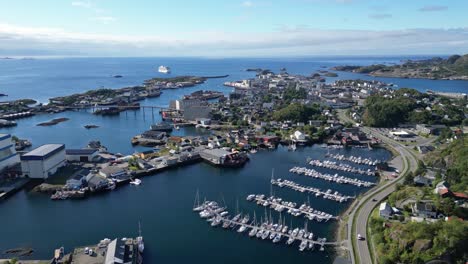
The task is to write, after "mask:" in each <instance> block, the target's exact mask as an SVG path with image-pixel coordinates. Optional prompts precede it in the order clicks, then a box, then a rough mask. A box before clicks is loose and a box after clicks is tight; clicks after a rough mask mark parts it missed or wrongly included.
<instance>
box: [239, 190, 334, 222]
mask: <svg viewBox="0 0 468 264" xmlns="http://www.w3.org/2000/svg"><path fill="white" fill-rule="evenodd" d="M247 201H250V202H257V204H258V205H262V206H265V207H268V206H269V207H270V208H271V209H273V210H275V211H278V212H283V211H284V210H287V211H286V212H287V213H288V214H290V215H292V216H296V217H298V216H304V217H305V218H307V219H309V220H315V221H317V222H322V221H325V222H328V220H330V219H333V220H337V219H338V217H336V216H333V215H331V214H328V213H325V212H322V211H319V210H315V209H314V208H312V207H310V205H307V204H306V203H304V204H302V205H300V206H299V207H296V206H297V204H296V203H294V202H288V201H283V199H282V198H278V197H274V196H270V197H265V195H263V194H257V195H255V194H251V195H249V196H247Z"/></svg>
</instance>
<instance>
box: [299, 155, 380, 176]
mask: <svg viewBox="0 0 468 264" xmlns="http://www.w3.org/2000/svg"><path fill="white" fill-rule="evenodd" d="M307 162H308V163H309V165H311V166H314V167H321V168H326V169H331V170H338V171H345V172H351V173H356V174H361V175H368V176H375V170H371V169H368V170H363V169H359V168H355V167H353V166H351V165H349V164H344V163H337V162H335V161H330V160H323V161H322V160H314V159H307Z"/></svg>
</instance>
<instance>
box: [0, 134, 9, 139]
mask: <svg viewBox="0 0 468 264" xmlns="http://www.w3.org/2000/svg"><path fill="white" fill-rule="evenodd" d="M10 137H11V135H10V134H0V140H5V139H7V138H10Z"/></svg>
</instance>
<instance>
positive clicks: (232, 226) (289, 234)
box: [193, 201, 343, 251]
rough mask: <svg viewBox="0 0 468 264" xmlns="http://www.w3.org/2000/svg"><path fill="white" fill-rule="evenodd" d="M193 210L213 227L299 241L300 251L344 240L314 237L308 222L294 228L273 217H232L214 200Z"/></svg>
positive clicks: (281, 239)
mask: <svg viewBox="0 0 468 264" xmlns="http://www.w3.org/2000/svg"><path fill="white" fill-rule="evenodd" d="M193 211H194V212H198V213H199V216H200V217H201V218H202V219H206V221H207V222H208V223H211V224H210V225H211V226H212V227H219V226H220V227H222V228H223V229H227V230H234V231H237V233H245V234H248V236H249V237H251V238H257V239H261V240H266V241H268V240H270V241H271V242H272V243H275V244H278V243H280V242H281V241H286V242H285V244H286V245H291V244H293V243H294V242H296V241H298V242H299V251H304V250H314V249H315V246H317V245H318V246H319V247H320V251H324V250H325V246H342V245H343V242H328V241H327V239H326V238H316V239H314V238H315V236H314V234H313V232H308V231H307V224H305V227H304V228H297V227H296V228H293V227H292V226H286V225H285V224H284V222H283V223H281V220H280V221H279V222H278V223H275V222H274V221H273V220H272V219H271V217H270V218H269V219H268V218H267V219H266V220H265V221H262V220H261V221H259V222H258V223H257V219H256V217H255V216H254V219H253V220H252V221H251V220H250V218H249V217H248V216H246V215H244V216H243V215H242V214H237V215H235V216H234V217H232V218H231V217H230V216H229V212H228V211H227V210H226V209H225V207H221V206H220V205H218V203H216V202H214V201H205V202H204V203H202V204H196V205H195V206H194V208H193Z"/></svg>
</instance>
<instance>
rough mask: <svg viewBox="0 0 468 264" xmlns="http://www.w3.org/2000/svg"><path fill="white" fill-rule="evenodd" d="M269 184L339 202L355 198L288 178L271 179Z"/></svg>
mask: <svg viewBox="0 0 468 264" xmlns="http://www.w3.org/2000/svg"><path fill="white" fill-rule="evenodd" d="M271 184H272V185H275V186H278V187H280V188H283V187H286V188H289V189H292V190H294V191H298V192H302V193H303V192H307V193H311V194H315V197H322V198H323V199H328V200H331V201H336V202H340V203H343V202H347V201H348V200H349V199H354V198H355V197H354V196H347V195H343V194H341V193H339V192H337V191H332V190H331V189H328V190H326V191H322V190H320V189H318V188H314V187H309V186H305V185H300V184H298V183H296V182H294V181H290V180H282V179H271Z"/></svg>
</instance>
